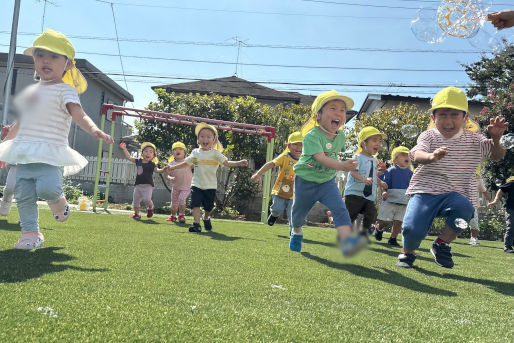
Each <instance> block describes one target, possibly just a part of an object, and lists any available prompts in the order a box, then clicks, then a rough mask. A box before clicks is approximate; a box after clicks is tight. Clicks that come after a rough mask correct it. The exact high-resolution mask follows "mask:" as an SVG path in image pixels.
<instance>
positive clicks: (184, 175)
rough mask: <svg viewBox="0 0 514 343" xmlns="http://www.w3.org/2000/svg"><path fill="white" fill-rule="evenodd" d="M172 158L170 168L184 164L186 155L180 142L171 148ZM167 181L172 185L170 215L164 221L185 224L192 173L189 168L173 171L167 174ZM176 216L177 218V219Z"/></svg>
mask: <svg viewBox="0 0 514 343" xmlns="http://www.w3.org/2000/svg"><path fill="white" fill-rule="evenodd" d="M171 152H172V153H173V156H171V157H170V163H168V165H169V166H170V167H172V166H174V165H177V164H179V163H182V162H184V159H185V158H186V154H187V148H186V146H185V144H184V143H182V142H175V143H173V145H172V146H171ZM168 179H169V180H171V183H172V184H173V190H172V191H171V215H170V216H169V217H168V218H167V219H166V221H168V222H176V221H177V220H178V222H179V223H185V222H186V200H187V197H188V196H189V194H190V193H191V181H192V180H193V173H192V172H191V168H181V169H175V170H173V171H170V172H169V175H168ZM177 214H178V218H177Z"/></svg>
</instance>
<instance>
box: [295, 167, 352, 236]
mask: <svg viewBox="0 0 514 343" xmlns="http://www.w3.org/2000/svg"><path fill="white" fill-rule="evenodd" d="M334 179H335V178H334ZM334 179H332V180H330V181H327V182H324V183H316V182H311V181H307V180H304V179H302V178H301V177H299V176H298V175H296V176H295V179H294V199H293V208H292V214H291V220H290V221H289V226H290V227H291V228H300V227H302V226H303V225H304V224H305V218H307V215H308V214H309V211H310V210H311V208H312V207H313V206H314V204H315V203H316V202H317V201H319V202H320V203H322V204H323V205H325V206H327V207H328V209H329V210H330V211H332V217H333V218H334V225H335V227H338V226H341V225H351V224H352V222H351V220H350V215H349V214H348V210H347V209H346V206H345V204H344V201H343V197H342V196H341V192H339V188H337V184H336V183H335V182H334Z"/></svg>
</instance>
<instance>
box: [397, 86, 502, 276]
mask: <svg viewBox="0 0 514 343" xmlns="http://www.w3.org/2000/svg"><path fill="white" fill-rule="evenodd" d="M430 111H431V112H432V113H431V115H430V119H431V120H432V121H433V122H434V125H435V127H434V128H433V129H429V130H427V131H425V132H423V133H421V135H420V136H419V137H418V142H417V145H416V146H415V147H414V148H412V150H411V151H410V154H409V157H410V158H411V160H413V161H414V162H416V163H419V166H418V167H417V168H416V170H415V171H414V175H413V176H412V179H411V181H410V184H409V188H407V192H406V194H408V195H411V198H410V200H409V203H408V205H407V210H406V212H405V217H404V219H403V249H402V253H401V254H400V255H399V256H398V263H397V264H396V265H397V266H399V267H404V268H411V267H412V266H413V264H414V260H415V259H416V249H418V247H419V245H420V244H421V241H422V240H423V239H424V238H425V237H426V235H427V234H428V231H429V229H430V226H431V224H432V221H433V220H434V218H435V217H438V216H443V217H446V226H445V228H444V229H443V232H442V233H441V234H440V235H439V237H438V238H437V239H436V240H435V241H434V242H433V244H432V248H431V249H430V251H431V253H432V255H433V256H434V258H435V262H436V264H437V265H439V266H441V267H445V268H452V267H453V265H454V263H453V259H452V253H451V248H450V243H451V242H452V241H453V240H455V238H457V235H458V234H459V233H460V232H461V231H462V230H463V229H465V228H466V227H467V223H469V221H470V220H471V218H473V212H474V207H476V206H478V197H477V192H476V189H477V185H476V179H475V171H476V169H477V167H478V165H479V163H480V162H481V161H482V160H483V159H485V158H491V159H496V160H499V159H502V158H503V156H504V155H505V150H504V149H503V148H502V147H501V146H500V138H501V136H502V134H503V132H504V131H505V129H506V128H507V125H508V123H505V119H503V118H498V117H496V118H494V119H491V120H490V124H489V126H488V127H487V131H488V132H489V135H490V136H491V138H492V139H487V138H485V137H484V136H483V135H482V134H480V133H477V132H471V131H468V130H465V129H464V127H465V125H466V122H467V120H468V100H467V98H466V94H464V92H463V91H461V90H460V89H458V88H455V87H447V88H444V89H442V90H441V91H439V92H438V93H437V94H436V95H435V97H434V99H433V100H432V108H431V109H430Z"/></svg>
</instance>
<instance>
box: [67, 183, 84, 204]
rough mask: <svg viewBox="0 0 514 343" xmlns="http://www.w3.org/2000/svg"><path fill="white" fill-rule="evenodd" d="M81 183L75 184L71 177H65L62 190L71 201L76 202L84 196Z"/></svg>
mask: <svg viewBox="0 0 514 343" xmlns="http://www.w3.org/2000/svg"><path fill="white" fill-rule="evenodd" d="M79 187H80V185H76V186H75V185H73V184H72V182H71V180H70V179H64V181H63V183H62V191H63V193H64V196H65V197H66V200H68V202H69V203H73V204H76V203H77V200H78V199H79V197H81V196H83V195H84V194H83V193H82V190H81V189H80V188H79Z"/></svg>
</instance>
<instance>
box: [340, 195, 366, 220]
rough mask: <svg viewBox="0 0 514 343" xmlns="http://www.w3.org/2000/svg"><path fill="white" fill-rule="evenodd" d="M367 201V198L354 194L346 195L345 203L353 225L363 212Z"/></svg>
mask: <svg viewBox="0 0 514 343" xmlns="http://www.w3.org/2000/svg"><path fill="white" fill-rule="evenodd" d="M365 200H366V199H365V198H363V197H360V196H358V195H353V194H350V195H346V196H345V197H344V203H345V205H346V208H347V210H348V214H349V215H350V220H351V221H352V223H353V222H354V221H355V219H357V216H358V215H359V213H361V212H362V209H363V206H364V201H365Z"/></svg>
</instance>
